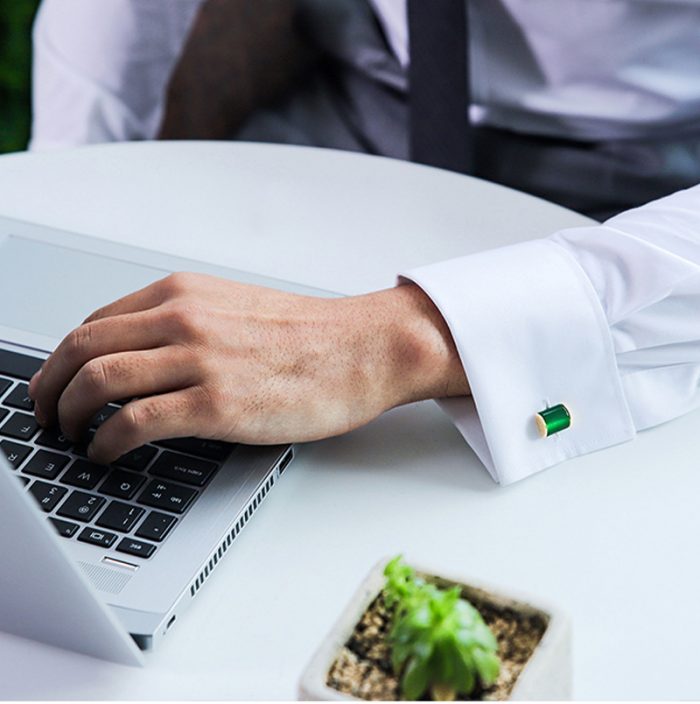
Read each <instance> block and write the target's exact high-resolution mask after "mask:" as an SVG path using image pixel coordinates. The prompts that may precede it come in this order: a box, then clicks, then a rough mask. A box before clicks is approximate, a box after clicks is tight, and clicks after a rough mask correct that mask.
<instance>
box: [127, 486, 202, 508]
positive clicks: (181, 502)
mask: <svg viewBox="0 0 700 704" xmlns="http://www.w3.org/2000/svg"><path fill="white" fill-rule="evenodd" d="M195 496H197V492H196V491H195V490H194V489H188V488H186V487H184V486H178V485H177V484H171V483H170V482H161V481H156V480H154V481H152V482H151V483H150V484H149V485H148V486H147V487H146V488H145V489H144V490H143V491H142V492H141V495H140V496H139V498H138V502H139V503H140V504H146V506H153V507H154V508H162V509H165V510H166V511H173V512H174V513H183V512H184V510H185V509H186V508H187V507H188V506H189V505H190V504H191V503H192V501H193V499H194V497H195Z"/></svg>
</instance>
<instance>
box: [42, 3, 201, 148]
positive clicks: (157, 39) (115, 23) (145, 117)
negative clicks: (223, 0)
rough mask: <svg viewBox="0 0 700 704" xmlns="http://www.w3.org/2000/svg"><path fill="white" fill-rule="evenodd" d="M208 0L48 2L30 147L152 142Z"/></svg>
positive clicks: (45, 12)
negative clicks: (174, 77) (170, 82)
mask: <svg viewBox="0 0 700 704" xmlns="http://www.w3.org/2000/svg"><path fill="white" fill-rule="evenodd" d="M201 1H202V0H177V1H176V2H163V0H99V2H96V1H95V0H43V2H42V4H41V7H40V9H39V13H38V15H37V18H36V21H35V23H34V32H33V69H32V70H33V77H32V79H33V80H32V85H33V87H32V91H33V113H34V114H33V121H32V136H31V141H30V149H33V150H42V149H52V148H61V147H72V146H79V145H83V144H91V143H97V142H111V141H124V140H134V139H151V138H153V137H155V135H156V133H157V130H158V127H159V125H160V122H161V119H162V113H163V107H164V100H165V90H166V87H167V83H168V80H169V78H170V74H171V73H172V70H173V68H174V65H175V62H176V61H177V58H178V57H179V55H180V53H181V51H182V47H183V45H184V42H185V40H186V38H187V34H188V32H189V29H190V26H191V24H192V21H193V19H194V16H195V14H196V12H197V9H198V7H199V5H200V4H201Z"/></svg>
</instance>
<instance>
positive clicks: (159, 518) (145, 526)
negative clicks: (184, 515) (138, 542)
mask: <svg viewBox="0 0 700 704" xmlns="http://www.w3.org/2000/svg"><path fill="white" fill-rule="evenodd" d="M176 522H177V518H175V516H168V515H167V514H166V513H158V511H151V512H150V513H149V514H148V516H146V519H145V520H144V522H143V523H142V524H141V525H140V526H139V529H138V530H137V531H136V535H137V536H138V537H139V538H146V539H147V540H155V541H156V542H158V543H159V542H160V541H161V540H163V538H165V536H166V535H167V534H168V533H169V532H170V530H171V529H172V527H173V526H174V525H175V523H176Z"/></svg>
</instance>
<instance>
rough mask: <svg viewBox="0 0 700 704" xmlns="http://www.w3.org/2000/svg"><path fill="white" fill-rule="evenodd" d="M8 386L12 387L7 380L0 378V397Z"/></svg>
mask: <svg viewBox="0 0 700 704" xmlns="http://www.w3.org/2000/svg"><path fill="white" fill-rule="evenodd" d="M10 386H12V382H11V381H10V380H9V379H2V378H0V396H2V395H3V394H4V393H5V391H7V390H8V389H9V388H10Z"/></svg>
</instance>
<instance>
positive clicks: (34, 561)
mask: <svg viewBox="0 0 700 704" xmlns="http://www.w3.org/2000/svg"><path fill="white" fill-rule="evenodd" d="M0 560H1V561H2V564H0V630H2V631H6V632H8V633H13V634H15V635H18V636H22V637H24V638H31V639H33V640H38V641H41V642H42V643H48V644H49V645H54V646H57V647H60V648H68V649H69V650H74V651H76V652H79V653H85V654H86V655H91V656H93V657H96V658H101V659H103V660H111V661H113V662H118V663H121V664H124V665H143V656H142V654H141V652H140V651H139V649H138V648H137V646H136V644H135V643H134V641H133V640H132V639H131V637H130V636H129V635H128V634H127V632H126V631H125V630H124V629H123V628H122V627H121V625H120V624H119V623H118V622H117V620H116V618H115V616H114V615H113V614H112V613H111V612H110V611H109V609H108V608H107V607H106V606H105V605H104V604H103V603H102V601H101V600H100V598H99V596H97V594H96V592H95V591H94V590H93V588H92V586H91V585H90V584H89V583H88V582H87V580H86V579H85V577H83V575H82V574H81V573H80V572H79V571H78V568H77V566H76V565H75V564H74V563H73V560H72V559H71V557H70V556H69V555H68V553H67V552H66V550H65V549H64V547H63V545H61V543H60V539H59V537H58V536H57V535H56V534H55V533H54V530H53V528H52V527H51V526H50V524H49V522H48V521H47V520H46V519H45V518H44V516H43V515H42V513H41V511H40V509H39V507H38V506H37V505H36V503H35V502H34V500H33V499H32V498H31V497H30V496H29V495H28V494H26V493H25V492H23V491H22V488H21V484H20V482H19V481H18V479H17V477H16V475H14V473H13V471H12V470H10V469H9V468H8V466H7V463H6V462H5V459H4V457H0Z"/></svg>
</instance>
